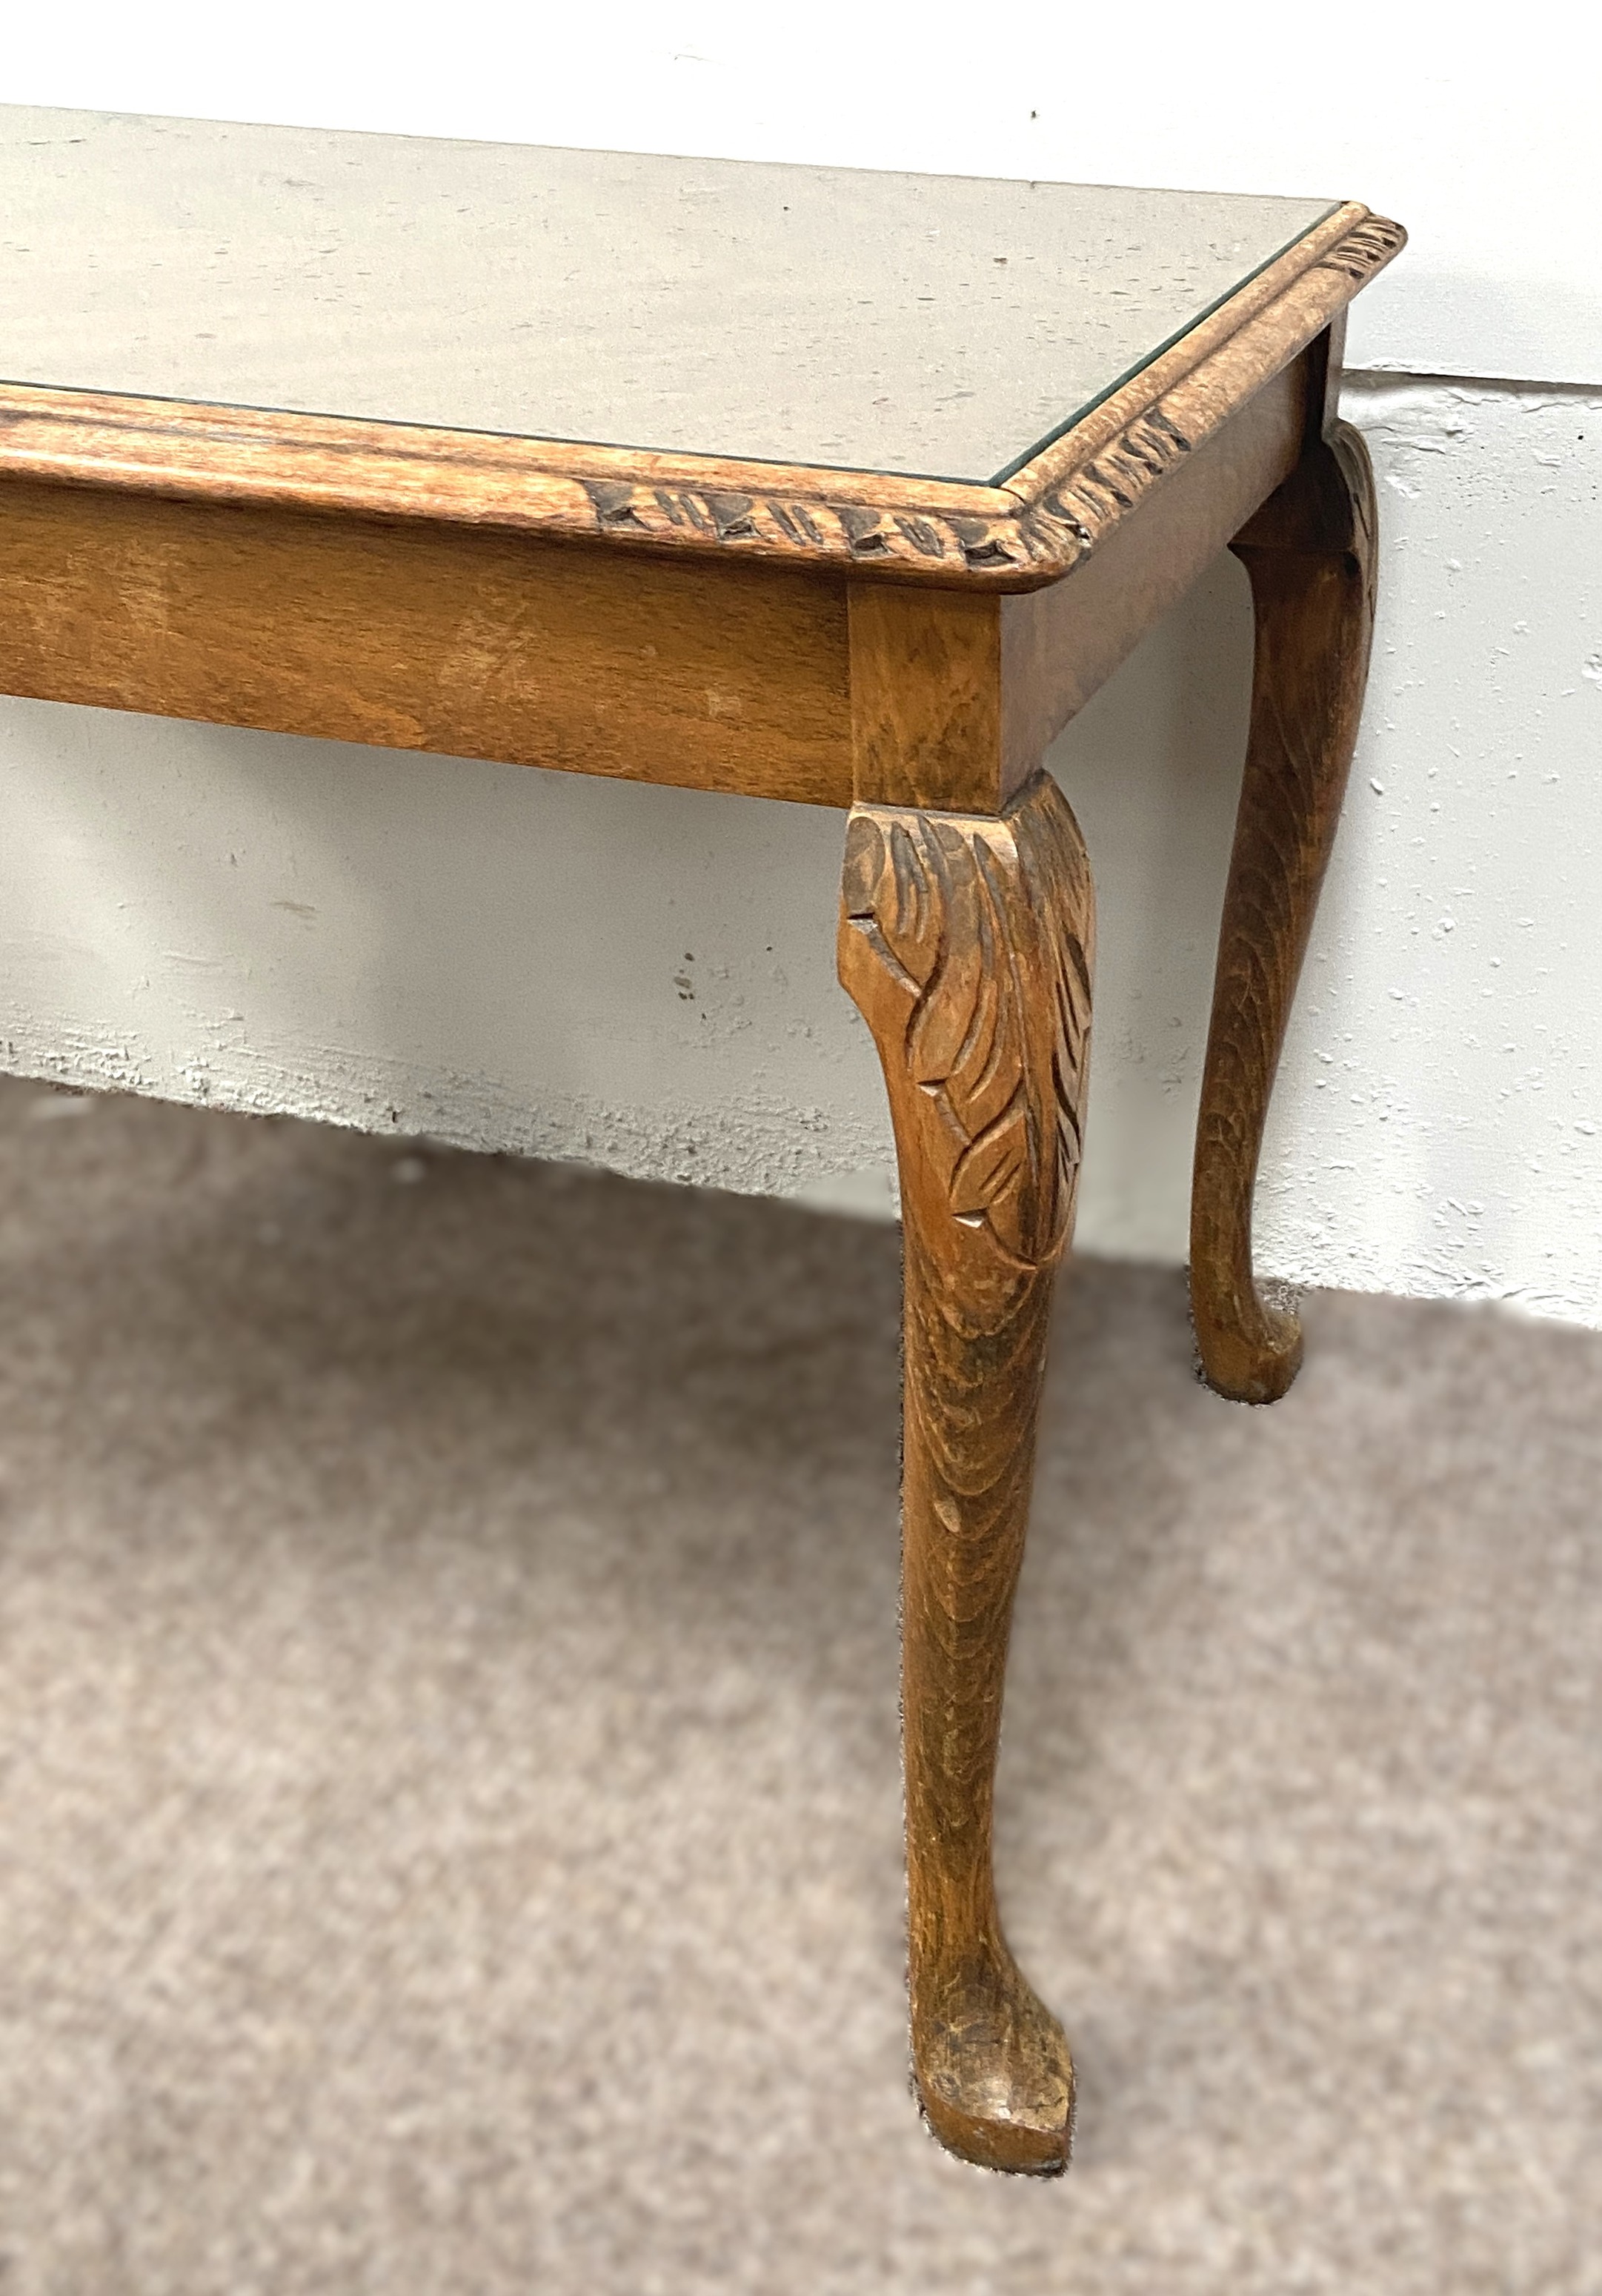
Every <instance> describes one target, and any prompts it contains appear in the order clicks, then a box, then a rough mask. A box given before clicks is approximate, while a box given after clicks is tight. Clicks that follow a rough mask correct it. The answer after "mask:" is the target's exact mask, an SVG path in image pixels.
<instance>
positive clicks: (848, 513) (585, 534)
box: [0, 202, 1406, 590]
mask: <svg viewBox="0 0 1602 2296" xmlns="http://www.w3.org/2000/svg"><path fill="white" fill-rule="evenodd" d="M1405 242H1406V234H1405V233H1404V232H1403V231H1402V229H1401V226H1400V225H1397V224H1393V223H1390V222H1387V221H1386V220H1385V218H1384V217H1380V216H1375V215H1371V214H1370V213H1369V211H1368V209H1367V208H1364V207H1361V206H1360V205H1358V204H1356V203H1355V202H1348V203H1347V204H1346V205H1345V206H1343V207H1341V208H1338V209H1335V211H1334V212H1333V213H1332V214H1331V215H1329V216H1328V217H1326V218H1325V219H1324V221H1323V222H1322V223H1321V224H1319V225H1315V226H1314V228H1313V229H1312V230H1311V231H1310V232H1309V233H1306V234H1303V235H1302V238H1300V239H1298V240H1296V241H1295V242H1294V243H1293V244H1292V245H1291V246H1290V247H1289V248H1287V249H1286V250H1285V251H1284V252H1283V253H1282V254H1281V255H1279V256H1277V258H1275V259H1274V260H1273V261H1272V262H1271V263H1269V264H1268V265H1266V266H1264V268H1263V269H1262V270H1261V271H1260V272H1258V273H1257V274H1256V275H1255V276H1254V277H1253V278H1252V279H1250V280H1248V281H1247V282H1246V283H1245V285H1244V286H1242V287H1241V288H1240V289H1238V290H1237V291H1236V293H1235V294H1233V295H1231V296H1230V297H1228V299H1227V300H1226V301H1225V302H1223V303H1221V304H1220V306H1219V307H1218V308H1217V309H1216V310H1214V311H1212V313H1210V314H1209V315H1208V316H1206V317H1204V319H1202V320H1201V321H1199V322H1198V324H1196V325H1195V326H1194V327H1192V328H1191V329H1190V330H1189V331H1188V332H1187V333H1186V334H1184V335H1183V336H1181V337H1180V339H1179V341H1177V342H1176V343H1174V344H1172V345H1171V346H1170V348H1168V349H1167V350H1166V351H1164V352H1162V354H1160V356H1159V357H1156V358H1155V359H1154V360H1152V361H1150V362H1149V363H1148V364H1147V365H1146V366H1144V367H1142V368H1141V369H1140V370H1139V372H1138V373H1137V374H1135V375H1134V376H1132V377H1131V378H1130V381H1127V382H1126V383H1124V384H1122V385H1121V387H1120V388H1119V389H1117V390H1115V391H1113V392H1112V393H1111V394H1110V395H1109V396H1108V397H1107V398H1105V399H1104V400H1103V401H1102V402H1101V403H1100V405H1099V406H1095V407H1093V408H1092V409H1091V411H1090V412H1089V414H1086V415H1084V416H1083V417H1081V418H1080V421H1079V422H1075V423H1074V424H1072V426H1071V428H1070V429H1069V430H1066V431H1065V432H1064V434H1063V435H1062V436H1061V437H1060V438H1059V439H1056V440H1055V441H1054V442H1053V443H1052V444H1051V445H1049V446H1048V447H1046V448H1045V449H1044V450H1043V451H1042V452H1041V453H1040V454H1039V455H1036V456H1035V458H1034V459H1033V460H1032V461H1031V462H1030V463H1026V464H1025V465H1024V466H1023V469H1022V470H1020V471H1018V472H1016V473H1015V475H1014V476H1013V477H1012V478H1010V479H1009V480H1007V481H1006V484H1005V485H989V484H978V483H974V484H969V483H966V482H963V481H958V480H940V479H923V478H912V477H906V476H903V475H901V474H900V473H896V472H878V471H835V470H827V469H815V468H810V467H807V466H803V465H800V464H786V463H740V462H729V461H723V460H719V459H717V458H714V457H711V456H707V455H681V454H660V453H653V452H649V451H646V450H643V449H639V448H631V447H606V446H594V445H587V444H582V443H575V442H571V441H568V440H561V439H525V438H516V437H510V436H503V435H501V434H498V433H494V432H479V431H467V430H437V429H432V428H430V427H428V426H425V425H418V424H403V423H390V422H374V421H368V420H364V419H357V418H350V417H343V416H334V415H320V414H301V413H296V412H292V411H280V410H275V409H271V408H258V407H244V406H211V405H200V404H195V403H192V402H189V401H185V400H180V399H160V398H127V397H119V396H115V395H112V394H109V393H104V392H96V391H87V390H75V389H55V388H51V387H47V386H45V385H39V384H31V383H19V382H0V481H4V480H35V481H38V482H41V483H46V484H56V485H70V486H81V487H91V488H111V489H115V490H118V491H121V492H126V493H131V494H144V495H153V496H164V497H168V498H177V499H180V500H188V501H197V500H198V501H208V502H215V503H231V504H252V505H257V506H262V505H270V506H275V507H278V508H282V509H298V510H304V511H313V512H329V513H333V514H337V515H341V516H345V517H366V518H375V519H381V520H395V519H401V520H423V521H431V522H434V523H441V524H446V525H452V526H466V527H484V528H490V529H498V530H500V531H502V532H511V533H518V534H525V535H531V536H538V537H546V538H551V539H555V540H561V541H571V542H585V543H592V544H593V543H596V542H601V543H605V544H613V545H622V546H624V547H626V548H631V549H635V550H649V551H653V552H656V553H686V552H694V553H700V554H702V555H703V556H704V555H707V554H715V555H718V556H720V557H725V558H732V557H743V558H755V559H760V560H762V561H765V562H768V564H769V565H774V566H781V565H783V566H790V567H792V568H798V569H806V568H812V569H816V570H821V571H826V572H834V573H839V572H842V571H849V572H850V573H851V574H852V575H853V576H858V577H862V576H867V577H869V578H876V579H883V580H891V581H900V582H922V583H929V584H935V585H939V586H944V587H963V588H974V587H980V588H984V589H990V590H1033V589H1039V588H1041V587H1043V586H1046V585H1047V584H1048V583H1051V582H1056V581H1058V580H1060V579H1061V578H1062V577H1063V576H1064V575H1065V574H1068V573H1071V572H1072V570H1073V568H1074V567H1075V566H1077V565H1078V564H1080V562H1081V561H1082V560H1083V559H1084V558H1085V557H1087V556H1088V555H1089V553H1090V552H1091V551H1092V550H1094V549H1095V548H1096V547H1097V544H1098V543H1100V542H1101V541H1102V540H1103V539H1104V538H1105V536H1106V535H1107V534H1108V533H1109V532H1110V531H1111V530H1112V529H1113V527H1114V526H1116V525H1117V524H1118V523H1119V522H1120V521H1121V520H1122V519H1123V518H1125V517H1127V516H1128V515H1129V513H1130V511H1132V510H1133V509H1134V507H1135V506H1136V504H1138V502H1139V501H1140V500H1141V498H1142V497H1143V496H1145V495H1146V494H1147V493H1148V492H1149V491H1150V489H1151V488H1153V487H1154V486H1156V485H1158V484H1160V483H1161V481H1162V480H1163V479H1164V478H1165V477H1167V476H1168V475H1169V473H1170V472H1171V471H1172V470H1174V469H1175V468H1176V467H1178V465H1179V463H1182V462H1183V461H1184V459H1185V457H1186V456H1187V455H1188V454H1189V453H1191V452H1192V451H1193V450H1194V449H1195V447H1197V446H1199V445H1201V444H1202V443H1203V441H1204V439H1207V438H1208V437H1210V436H1211V435H1212V432H1213V431H1215V430H1218V429H1219V428H1220V426H1221V425H1222V423H1223V422H1226V421H1227V420H1228V417H1229V415H1230V414H1232V413H1233V412H1234V411H1235V410H1236V407H1238V406H1241V405H1243V404H1244V403H1245V400H1247V399H1248V398H1251V396H1252V394H1253V391H1255V390H1256V389H1259V388H1260V387H1261V385H1262V384H1263V383H1264V382H1266V381H1269V380H1270V379H1271V377H1272V376H1273V375H1275V374H1276V373H1278V372H1279V370H1280V369H1281V368H1282V367H1284V366H1286V365H1288V364H1289V362H1290V361H1291V360H1292V359H1293V358H1294V357H1296V356H1297V355H1298V353H1299V352H1301V351H1302V349H1304V348H1306V346H1307V345H1308V344H1309V343H1310V341H1312V340H1313V338H1314V337H1315V336H1316V335H1318V334H1319V332H1321V331H1322V330H1323V329H1324V328H1325V327H1327V325H1328V324H1330V322H1331V320H1332V319H1334V318H1335V316H1337V315H1338V313H1339V312H1340V311H1341V310H1342V309H1343V307H1345V305H1346V304H1347V303H1349V302H1350V301H1351V299H1352V297H1353V296H1354V295H1356V293H1357V292H1358V291H1359V289H1360V288H1361V287H1363V286H1364V285H1366V284H1367V283H1368V280H1369V279H1370V278H1371V277H1372V276H1373V275H1374V274H1375V273H1376V272H1377V271H1379V270H1381V269H1383V267H1384V265H1385V264H1387V263H1388V262H1390V260H1391V259H1392V258H1393V256H1394V255H1396V254H1397V253H1398V252H1399V251H1400V250H1401V247H1402V246H1403V245H1404V244H1405Z"/></svg>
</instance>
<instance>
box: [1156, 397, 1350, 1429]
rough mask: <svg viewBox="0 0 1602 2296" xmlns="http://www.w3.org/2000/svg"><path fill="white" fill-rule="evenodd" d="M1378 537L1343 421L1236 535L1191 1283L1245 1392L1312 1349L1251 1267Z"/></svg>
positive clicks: (1222, 1363)
mask: <svg viewBox="0 0 1602 2296" xmlns="http://www.w3.org/2000/svg"><path fill="white" fill-rule="evenodd" d="M1374 537H1375V510H1374V477H1373V472H1372V471H1371V470H1370V468H1369V463H1368V450H1367V448H1366V447H1364V445H1363V442H1362V439H1360V437H1359V435H1358V433H1357V432H1356V431H1355V430H1351V429H1349V428H1348V427H1347V426H1346V425H1345V424H1344V423H1338V424H1335V426H1334V427H1333V428H1332V429H1331V430H1330V431H1329V433H1328V434H1327V436H1326V437H1324V438H1322V439H1319V441H1318V442H1317V444H1316V445H1314V446H1313V447H1310V449H1309V451H1308V453H1307V454H1306V455H1304V456H1303V458H1302V462H1301V463H1300V464H1299V465H1298V467H1297V469H1296V470H1295V471H1294V472H1293V474H1292V475H1291V477H1290V478H1289V479H1288V480H1286V483H1285V485H1284V486H1282V487H1281V488H1279V490H1278V492H1277V494H1276V495H1274V496H1272V497H1271V498H1270V500H1269V502H1268V503H1266V504H1264V506H1263V508H1262V509H1261V511H1260V512H1258V513H1257V516H1256V517H1255V518H1254V519H1253V521H1251V523H1250V524H1249V525H1248V526H1247V527H1245V529H1243V531H1242V532H1241V534H1240V535H1238V536H1237V537H1236V540H1235V542H1234V543H1233V544H1232V545H1231V547H1232V548H1233V550H1234V551H1235V553H1236V556H1237V557H1239V558H1240V559H1241V560H1242V561H1243V562H1244V563H1245V569H1246V571H1247V573H1248V574H1249V576H1250V577H1251V582H1252V597H1253V605H1254V607H1255V611H1256V621H1257V659H1256V668H1255V670H1254V673H1253V688H1252V729H1251V738H1250V742H1249V743H1248V746H1247V752H1246V769H1245V783H1244V784H1243V787H1242V790H1241V799H1240V812H1239V815H1238V816H1237V818H1236V830H1235V854H1234V858H1233V860H1232V862H1231V864H1230V869H1229V883H1228V892H1227V893H1226V896H1225V900H1224V920H1223V928H1222V931H1221V932H1220V937H1219V954H1218V973H1217V982H1216V987H1215V988H1214V992H1213V1000H1212V1030H1211V1033H1210V1035H1209V1037H1208V1041H1207V1064H1206V1070H1205V1073H1204V1078H1203V1084H1202V1108H1201V1117H1200V1120H1199V1123H1198V1125H1197V1129H1196V1153H1195V1184H1194V1188H1193V1191H1192V1196H1191V1218H1190V1288H1191V1308H1192V1312H1193V1314H1194V1316H1195V1332H1196V1341H1197V1345H1198V1346H1199V1348H1200V1349H1201V1356H1202V1364H1203V1368H1204V1371H1205V1373H1206V1375H1207V1379H1208V1382H1209V1383H1210V1384H1211V1385H1212V1386H1213V1387H1215V1388H1216V1389H1217V1390H1218V1391H1219V1392H1220V1395H1227V1396H1230V1397H1232V1398H1235V1400H1236V1401H1237V1402H1241V1403H1271V1402H1273V1401H1274V1400H1275V1398H1277V1397H1278V1396H1281V1395H1283V1394H1284V1393H1285V1391H1286V1388H1287V1387H1289V1385H1290V1383H1291V1382H1292V1381H1293V1380H1294V1377H1295V1376H1296V1373H1297V1371H1298V1369H1299V1368H1300V1365H1301V1362H1302V1331H1301V1326H1300V1324H1298V1322H1297V1320H1296V1317H1295V1316H1294V1315H1292V1314H1290V1313H1289V1312H1287V1311H1286V1309H1284V1308H1276V1307H1273V1306H1270V1305H1269V1303H1268V1302H1267V1301H1266V1300H1264V1299H1263V1298H1262V1297H1261V1293H1260V1292H1259V1291H1258V1289H1257V1285H1256V1283H1255V1281H1254V1279H1253V1270H1252V1203H1253V1191H1254V1188H1255V1185H1256V1179H1257V1161H1258V1157H1259V1154H1260V1152H1261V1147H1262V1135H1263V1126H1264V1123H1265V1121H1266V1119H1267V1116H1268V1105H1269V1091H1270V1090H1271V1088H1272V1086H1273V1081H1274V1071H1275V1069H1276V1067H1277V1064H1278V1060H1279V1051H1280V1046H1281V1045H1282V1044H1283V1043H1284V1040H1285V1029H1286V1020H1287V1018H1288V1017H1289V1013H1290V1006H1291V998H1292V996H1294V993H1295V988H1296V980H1297V976H1298V974H1299V973H1300V972H1301V969H1302V956H1303V955H1304V954H1305V952H1306V948H1307V942H1308V936H1309V934H1310V931H1311V929H1312V921H1313V912H1314V910H1315V909H1316V907H1317V906H1318V900H1319V888H1320V886H1321V885H1322V883H1323V881H1324V872H1325V868H1326V866H1327V863H1328V860H1329V853H1330V848H1331V846H1332V844H1333V842H1334V840H1335V823H1336V820H1337V818H1338V817H1339V815H1340V809H1341V799H1342V796H1343V792H1344V790H1345V787H1346V776H1347V774H1348V771H1349V770H1350V767H1351V753H1352V750H1353V747H1354V745H1355V742H1356V740H1357V727H1358V717H1359V713H1360V710H1361V709H1362V702H1363V687H1364V684H1365V682H1366V680H1367V677H1368V647H1369V640H1370V637H1371V635H1372V633H1373V627H1374V572H1375V552H1374Z"/></svg>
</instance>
